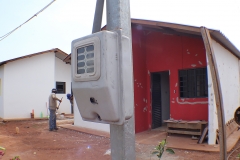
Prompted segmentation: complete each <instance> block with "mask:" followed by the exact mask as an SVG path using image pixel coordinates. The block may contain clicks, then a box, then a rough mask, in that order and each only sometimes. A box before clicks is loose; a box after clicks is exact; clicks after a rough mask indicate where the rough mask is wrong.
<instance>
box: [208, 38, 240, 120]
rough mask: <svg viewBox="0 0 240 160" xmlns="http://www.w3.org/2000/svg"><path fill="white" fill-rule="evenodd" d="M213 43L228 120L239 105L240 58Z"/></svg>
mask: <svg viewBox="0 0 240 160" xmlns="http://www.w3.org/2000/svg"><path fill="white" fill-rule="evenodd" d="M212 44H213V49H214V53H215V55H216V61H217V67H218V72H219V78H220V85H221V89H222V94H223V106H224V113H225V114H224V115H225V121H226V122H227V121H229V120H230V119H232V118H234V112H235V110H236V109H237V108H238V107H239V64H238V61H239V60H238V58H237V57H236V56H234V55H233V54H231V53H230V52H229V51H228V50H226V49H225V48H223V47H222V46H221V45H220V44H219V43H217V42H216V41H213V43H212Z"/></svg>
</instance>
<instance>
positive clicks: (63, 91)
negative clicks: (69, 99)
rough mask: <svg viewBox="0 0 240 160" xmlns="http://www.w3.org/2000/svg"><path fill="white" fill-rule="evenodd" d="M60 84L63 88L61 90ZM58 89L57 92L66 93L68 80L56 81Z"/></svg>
mask: <svg viewBox="0 0 240 160" xmlns="http://www.w3.org/2000/svg"><path fill="white" fill-rule="evenodd" d="M58 85H62V86H63V89H62V90H59V89H58ZM56 89H57V94H66V82H59V81H56Z"/></svg>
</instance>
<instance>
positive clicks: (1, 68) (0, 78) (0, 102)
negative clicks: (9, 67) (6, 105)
mask: <svg viewBox="0 0 240 160" xmlns="http://www.w3.org/2000/svg"><path fill="white" fill-rule="evenodd" d="M3 74H4V66H0V117H3V112H4V110H3V94H2V92H3V83H4V82H3Z"/></svg>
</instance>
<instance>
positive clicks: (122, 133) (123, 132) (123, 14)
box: [107, 0, 136, 160]
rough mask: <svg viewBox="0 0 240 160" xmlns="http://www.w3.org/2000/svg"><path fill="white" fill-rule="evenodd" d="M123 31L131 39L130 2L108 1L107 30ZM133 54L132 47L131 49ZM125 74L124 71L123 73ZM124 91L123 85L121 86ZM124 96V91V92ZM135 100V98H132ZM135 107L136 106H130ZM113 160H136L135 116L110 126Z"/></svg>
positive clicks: (125, 0) (120, 0)
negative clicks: (121, 123) (123, 122)
mask: <svg viewBox="0 0 240 160" xmlns="http://www.w3.org/2000/svg"><path fill="white" fill-rule="evenodd" d="M119 29H122V34H123V35H124V36H127V37H129V38H130V42H129V43H131V44H129V45H130V46H132V38H131V36H132V35H131V19H130V1H129V0H107V30H110V31H114V30H119ZM131 54H132V47H131ZM122 72H124V70H123V71H122ZM120 88H121V90H123V88H124V87H123V83H121V86H120ZM122 93H123V94H124V90H123V92H122ZM132 98H134V97H132ZM130 107H133V108H134V106H130ZM110 136H111V138H110V139H111V156H112V160H134V159H136V156H135V123H134V111H133V116H132V118H130V119H129V120H128V121H127V122H125V124H124V125H120V126H119V125H113V124H111V125H110Z"/></svg>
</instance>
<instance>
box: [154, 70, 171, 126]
mask: <svg viewBox="0 0 240 160" xmlns="http://www.w3.org/2000/svg"><path fill="white" fill-rule="evenodd" d="M151 83H152V85H151V86H152V89H151V90H152V129H154V128H158V127H161V126H162V124H163V123H164V120H167V119H169V118H170V86H169V71H165V72H157V73H152V74H151Z"/></svg>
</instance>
